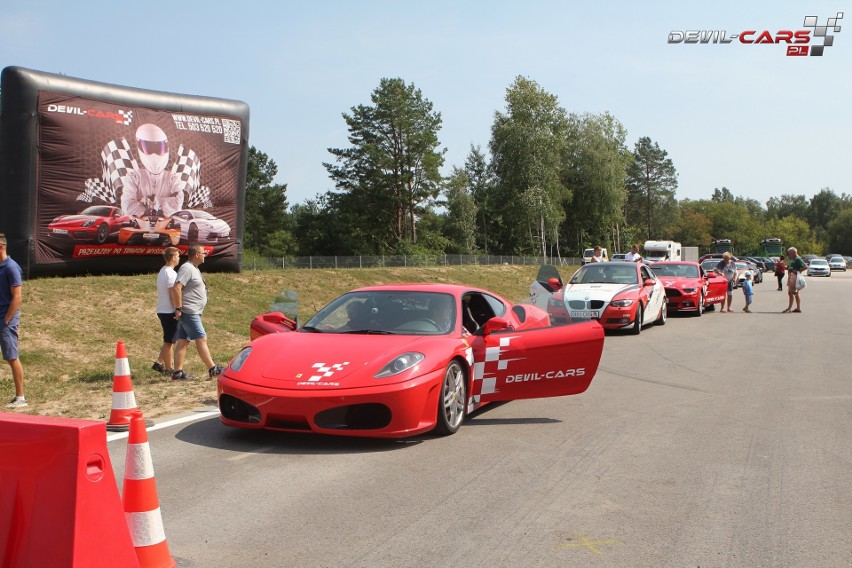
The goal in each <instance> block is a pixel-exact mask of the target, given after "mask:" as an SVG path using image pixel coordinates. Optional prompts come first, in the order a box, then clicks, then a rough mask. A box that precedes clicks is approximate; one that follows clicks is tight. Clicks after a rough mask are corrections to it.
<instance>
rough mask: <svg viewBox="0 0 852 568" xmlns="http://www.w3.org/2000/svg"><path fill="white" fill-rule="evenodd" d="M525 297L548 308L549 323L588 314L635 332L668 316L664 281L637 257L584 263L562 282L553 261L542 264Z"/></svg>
mask: <svg viewBox="0 0 852 568" xmlns="http://www.w3.org/2000/svg"><path fill="white" fill-rule="evenodd" d="M554 274H555V275H556V276H554ZM551 290H553V292H551ZM530 299H531V301H532V302H533V303H534V304H535V305H537V306H539V307H540V308H542V309H546V310H547V313H548V314H549V315H550V321H551V322H552V323H553V324H554V325H562V324H568V323H571V322H575V321H583V320H590V319H591V320H597V321H599V322H600V324H601V325H602V326H603V327H604V328H605V329H622V328H630V331H631V332H632V333H633V334H634V335H638V334H639V333H640V332H641V331H642V328H644V327H645V326H647V325H649V324H652V323H654V322H656V323H658V324H659V325H665V323H666V319H667V317H668V306H667V302H666V290H665V288H664V287H663V283H662V282H660V280H659V279H658V278H657V277H656V276H654V273H653V272H652V271H651V269H650V268H648V266H646V265H645V264H643V263H641V262H601V263H595V264H586V265H583V266H581V267H580V269H579V270H577V272H575V273H574V275H573V276H572V277H571V280H569V281H568V283H567V284H565V285H564V286H563V285H562V279H561V277H559V276H558V271H556V269H555V267H553V266H551V265H548V264H546V265H543V266H542V267H541V268H540V269H539V273H538V276H536V280H535V281H534V282H533V283H532V285H531V286H530Z"/></svg>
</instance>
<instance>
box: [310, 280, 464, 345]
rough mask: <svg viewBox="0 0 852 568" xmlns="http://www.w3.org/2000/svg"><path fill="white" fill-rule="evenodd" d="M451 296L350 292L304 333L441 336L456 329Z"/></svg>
mask: <svg viewBox="0 0 852 568" xmlns="http://www.w3.org/2000/svg"><path fill="white" fill-rule="evenodd" d="M456 314H457V310H456V301H455V298H454V297H453V296H451V295H450V294H443V293H438V292H410V291H403V290H387V291H385V290H382V291H369V292H350V293H348V294H344V295H343V296H341V297H339V298H337V299H336V300H334V301H333V302H332V303H330V304H329V305H327V306H326V307H324V308H323V309H321V310H320V311H319V312H317V314H316V315H315V316H314V317H312V318H311V319H310V320H308V322H307V323H305V325H304V327H303V328H302V330H303V331H310V332H321V333H363V334H399V335H441V334H445V333H449V332H450V331H452V330H454V329H455V327H456Z"/></svg>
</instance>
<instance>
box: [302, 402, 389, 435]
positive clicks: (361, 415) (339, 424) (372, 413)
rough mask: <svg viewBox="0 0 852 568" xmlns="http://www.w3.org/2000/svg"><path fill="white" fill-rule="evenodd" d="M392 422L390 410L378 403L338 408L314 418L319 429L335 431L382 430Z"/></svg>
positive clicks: (324, 411) (330, 409)
mask: <svg viewBox="0 0 852 568" xmlns="http://www.w3.org/2000/svg"><path fill="white" fill-rule="evenodd" d="M390 421H391V411H390V408H388V407H387V406H385V405H384V404H378V403H364V404H352V405H349V406H338V407H337V408H329V409H328V410H323V411H322V412H320V413H318V414H317V415H316V416H314V422H316V425H317V426H318V427H320V428H328V429H333V430H380V429H382V428H385V427H387V426H388V424H390Z"/></svg>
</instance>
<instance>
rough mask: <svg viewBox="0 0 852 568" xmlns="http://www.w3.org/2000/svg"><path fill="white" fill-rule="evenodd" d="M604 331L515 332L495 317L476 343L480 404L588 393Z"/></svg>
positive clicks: (584, 327)
mask: <svg viewBox="0 0 852 568" xmlns="http://www.w3.org/2000/svg"><path fill="white" fill-rule="evenodd" d="M603 344H604V330H603V327H601V325H600V324H599V323H598V322H596V321H584V322H579V323H575V324H572V325H563V326H556V327H543V328H537V329H529V330H523V331H516V330H513V329H510V328H509V326H508V325H507V322H506V320H504V319H502V318H493V319H491V320H489V321H488V322H487V323H486V324H485V325H484V326H483V333H482V335H476V336H474V337H473V338H472V341H471V348H472V350H473V360H474V365H473V369H474V371H473V375H474V376H473V381H472V388H471V395H472V397H473V400H474V401H475V402H477V403H484V402H495V401H504V400H516V399H522V398H544V397H550V396H565V395H570V394H579V393H581V392H583V391H585V390H586V389H587V388H588V387H589V384H590V383H591V382H592V378H593V377H594V376H595V373H596V372H597V370H598V364H599V363H600V359H601V353H602V352H603Z"/></svg>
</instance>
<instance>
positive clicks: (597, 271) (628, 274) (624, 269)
mask: <svg viewBox="0 0 852 568" xmlns="http://www.w3.org/2000/svg"><path fill="white" fill-rule="evenodd" d="M638 283H639V276H638V272H637V271H636V266H635V264H613V263H610V262H597V263H594V264H586V265H585V266H582V267H581V268H580V270H578V271H577V272H576V273H575V274H574V276H573V277H572V278H571V284H638Z"/></svg>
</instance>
